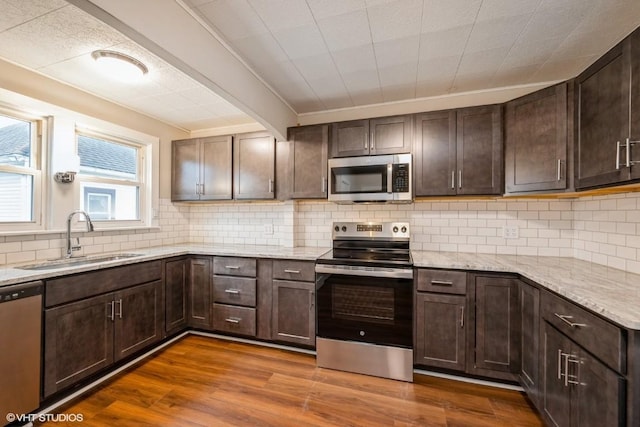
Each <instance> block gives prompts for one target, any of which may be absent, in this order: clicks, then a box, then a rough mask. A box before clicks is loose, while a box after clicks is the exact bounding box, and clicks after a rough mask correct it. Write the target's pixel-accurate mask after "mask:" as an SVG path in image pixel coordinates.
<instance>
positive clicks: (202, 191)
mask: <svg viewBox="0 0 640 427" xmlns="http://www.w3.org/2000/svg"><path fill="white" fill-rule="evenodd" d="M200 194H204V184H200Z"/></svg>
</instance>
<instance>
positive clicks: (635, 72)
mask: <svg viewBox="0 0 640 427" xmlns="http://www.w3.org/2000/svg"><path fill="white" fill-rule="evenodd" d="M629 38H630V43H631V55H630V56H631V96H630V97H629V99H630V100H631V106H630V108H631V111H630V117H631V132H630V135H629V136H630V140H631V141H635V143H633V144H631V147H630V148H629V154H630V156H629V161H630V162H632V163H631V164H632V166H631V179H634V180H635V179H640V142H638V141H640V30H636V31H634V32H633V33H631V35H630V36H629ZM625 161H626V159H625ZM633 162H636V164H635V165H633Z"/></svg>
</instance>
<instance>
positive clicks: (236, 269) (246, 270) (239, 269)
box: [213, 256, 256, 277]
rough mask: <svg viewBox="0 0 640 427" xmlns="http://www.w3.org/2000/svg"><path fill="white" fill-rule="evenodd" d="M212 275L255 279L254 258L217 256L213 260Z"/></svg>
mask: <svg viewBox="0 0 640 427" xmlns="http://www.w3.org/2000/svg"><path fill="white" fill-rule="evenodd" d="M213 274H224V275H227V276H244V277H256V260H255V258H240V257H222V256H217V257H214V258H213Z"/></svg>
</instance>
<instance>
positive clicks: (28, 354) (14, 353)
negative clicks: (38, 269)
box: [0, 282, 43, 425]
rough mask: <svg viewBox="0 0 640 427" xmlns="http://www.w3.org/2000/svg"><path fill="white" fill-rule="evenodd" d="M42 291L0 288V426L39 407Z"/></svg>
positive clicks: (35, 286)
mask: <svg viewBox="0 0 640 427" xmlns="http://www.w3.org/2000/svg"><path fill="white" fill-rule="evenodd" d="M42 289H43V284H42V282H29V283H22V284H19V285H9V286H4V287H0V425H4V424H5V422H6V421H12V420H11V419H10V417H11V415H18V416H19V415H21V414H28V413H29V412H31V411H33V410H35V409H37V408H38V406H40V349H41V342H42ZM9 414H11V415H9ZM7 415H9V417H7ZM5 420H6V421H5Z"/></svg>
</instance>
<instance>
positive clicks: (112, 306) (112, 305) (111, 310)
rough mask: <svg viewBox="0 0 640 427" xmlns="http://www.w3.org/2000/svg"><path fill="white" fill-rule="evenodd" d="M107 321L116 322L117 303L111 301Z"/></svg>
mask: <svg viewBox="0 0 640 427" xmlns="http://www.w3.org/2000/svg"><path fill="white" fill-rule="evenodd" d="M107 319H109V320H111V321H112V322H113V321H115V320H116V305H115V301H111V302H110V303H109V314H107Z"/></svg>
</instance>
